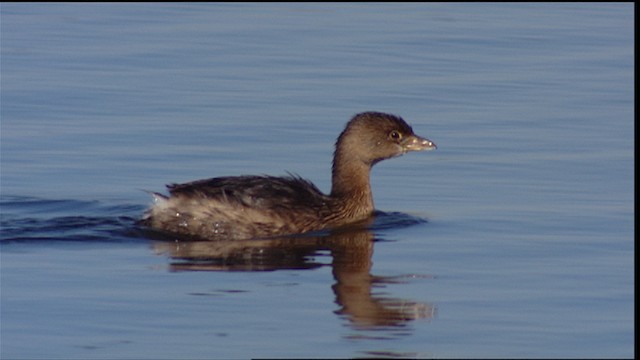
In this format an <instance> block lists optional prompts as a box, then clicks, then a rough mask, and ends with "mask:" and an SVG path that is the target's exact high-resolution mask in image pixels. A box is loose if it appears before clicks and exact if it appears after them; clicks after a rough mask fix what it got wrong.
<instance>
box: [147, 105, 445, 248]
mask: <svg viewBox="0 0 640 360" xmlns="http://www.w3.org/2000/svg"><path fill="white" fill-rule="evenodd" d="M435 148H436V145H435V144H434V143H433V142H431V141H429V140H427V139H424V138H421V137H419V136H417V135H415V134H414V133H413V130H412V129H411V127H410V126H409V125H408V124H407V123H406V122H405V121H404V120H402V118H400V117H397V116H394V115H389V114H384V113H378V112H365V113H361V114H358V115H356V116H354V117H353V118H352V119H351V120H350V121H349V122H348V123H347V125H346V127H345V129H344V131H343V132H342V133H341V134H340V136H339V137H338V140H337V141H336V149H335V152H334V159H333V167H332V188H331V193H330V194H329V195H325V194H323V193H322V192H321V191H320V190H318V188H317V187H316V186H315V185H313V184H312V183H311V182H309V181H307V180H304V179H302V178H300V177H298V176H293V175H290V176H287V177H274V176H232V177H219V178H212V179H206V180H198V181H194V182H190V183H186V184H172V185H169V186H167V187H168V189H169V193H170V196H169V197H167V196H164V195H161V194H158V193H153V195H154V198H155V204H154V206H152V207H151V208H150V209H149V210H148V211H147V213H146V214H145V217H144V219H143V220H142V223H143V224H144V225H146V226H149V227H150V228H152V229H155V230H159V231H163V232H168V233H172V234H175V235H184V236H186V237H192V238H199V239H207V240H216V239H249V238H260V237H272V236H281V235H289V234H299V233H305V232H309V231H315V230H323V229H331V228H336V227H341V226H344V225H347V224H350V223H354V222H357V221H360V220H364V219H366V218H368V217H370V216H371V215H372V214H373V211H374V206H373V197H372V195H371V186H370V183H369V173H370V170H371V167H372V166H373V165H374V164H376V163H377V162H378V161H381V160H384V159H388V158H391V157H395V156H399V155H402V154H404V153H406V152H408V151H420V150H431V149H435Z"/></svg>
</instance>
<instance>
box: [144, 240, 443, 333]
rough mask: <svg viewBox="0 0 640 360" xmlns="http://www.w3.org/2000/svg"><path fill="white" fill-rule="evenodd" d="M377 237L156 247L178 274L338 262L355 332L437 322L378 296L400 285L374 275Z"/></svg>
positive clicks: (429, 311) (343, 305)
mask: <svg viewBox="0 0 640 360" xmlns="http://www.w3.org/2000/svg"><path fill="white" fill-rule="evenodd" d="M373 247H374V237H373V234H372V233H371V232H370V231H369V230H367V229H363V228H360V229H358V230H353V229H350V230H341V231H333V232H331V233H329V234H321V235H318V236H300V237H286V238H276V239H263V240H247V241H238V240H234V241H188V242H184V241H177V242H175V241H174V242H168V241H162V242H156V243H155V244H154V249H155V250H156V251H157V252H159V253H164V254H167V255H168V256H169V257H170V258H171V259H172V260H173V262H172V263H171V264H170V268H171V270H172V271H269V270H278V269H313V268H318V267H320V266H326V264H325V263H322V262H319V261H317V260H316V258H318V257H321V256H322V255H323V254H326V253H329V254H330V255H331V257H332V262H331V266H332V273H333V276H334V279H335V283H334V285H333V286H332V289H333V292H334V294H335V299H336V303H337V304H338V305H339V306H340V309H339V310H337V311H336V314H339V315H340V316H343V317H345V318H347V319H348V320H349V322H350V324H352V326H353V327H354V328H355V329H379V328H388V327H394V328H395V327H400V326H404V325H406V324H407V323H408V322H410V321H412V320H415V319H425V318H427V319H428V318H431V317H432V316H433V312H434V308H433V306H432V305H431V304H426V303H419V302H413V301H410V300H404V299H397V298H388V297H384V296H381V295H376V294H375V293H374V292H373V291H372V289H373V288H379V287H380V286H382V284H385V283H390V282H395V281H396V279H394V278H389V277H379V276H373V275H371V266H372V262H371V257H372V255H373Z"/></svg>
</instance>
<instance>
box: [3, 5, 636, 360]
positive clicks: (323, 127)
mask: <svg viewBox="0 0 640 360" xmlns="http://www.w3.org/2000/svg"><path fill="white" fill-rule="evenodd" d="M633 10H634V6H633V4H632V3H511V4H509V3H479V4H470V3H464V4H462V3H411V4H396V3H393V4H392V3H389V4H384V3H375V4H355V3H354V4H349V3H347V4H338V3H336V4H293V3H282V4H269V3H266V4H241V3H222V4H219V3H213V4H208V3H185V4H183V3H162V4H144V3H138V4H136V3H121V4H120V3H98V4H94V3H86V4H76V3H65V4H62V3H46V4H31V3H2V4H1V5H0V15H1V18H0V30H1V31H0V36H1V41H0V50H1V54H0V55H1V56H0V62H1V64H0V65H1V66H0V72H1V73H0V75H1V76H0V82H1V84H0V85H1V88H0V96H1V97H0V105H1V106H0V126H1V127H0V150H1V153H0V165H1V166H0V280H1V281H0V302H1V303H0V315H1V316H0V357H1V358H3V359H4V358H7V359H33V358H64V359H132V358H133V359H138V358H149V359H175V358H189V359H199V358H206V359H209V358H251V357H254V358H255V357H262V358H279V357H283V358H317V357H329V358H347V357H410V358H433V357H435V358H456V357H471V358H475V357H479V358H494V357H495V358H523V357H524V358H531V357H534V358H537V357H542V358H549V357H553V358H555V357H570V358H591V357H597V358H610V357H614V358H621V357H632V356H633V355H634V322H633V319H634V300H635V297H634V281H635V277H634V275H633V255H634V251H635V246H634V242H633V239H634V222H633V220H634V215H635V211H634V203H633V199H634V152H633V151H634V138H633V132H634V122H633V118H634V84H633V79H634V71H635V70H634V35H633V34H634V32H633V30H634V28H633V25H634V17H633ZM368 110H375V111H384V112H390V113H394V114H397V115H400V116H402V117H403V118H404V119H405V120H406V121H407V122H408V123H410V124H411V125H412V126H413V129H414V131H415V132H416V134H419V135H421V136H424V137H427V138H429V139H431V140H433V141H434V142H435V143H437V144H438V149H437V150H436V151H431V152H428V153H410V154H407V155H405V156H403V157H400V158H396V159H392V160H388V161H384V162H382V163H380V164H377V165H376V166H375V167H374V169H373V172H372V178H371V181H372V188H373V193H374V200H375V204H376V208H377V209H379V212H378V213H377V216H376V217H375V219H374V220H373V222H372V223H369V224H360V225H366V226H359V227H355V228H350V229H344V230H342V231H332V232H329V231H327V232H321V233H316V234H307V235H305V236H294V237H286V238H277V239H269V240H247V241H235V242H225V241H217V242H198V241H184V239H176V238H174V237H167V236H162V235H159V234H155V233H151V232H149V231H147V230H146V229H143V228H141V227H139V226H138V225H137V220H139V219H140V217H141V216H142V214H143V212H144V211H145V209H146V208H147V207H148V206H149V205H150V204H151V201H152V200H151V199H150V197H149V195H148V193H146V192H145V191H159V192H162V191H164V185H165V184H167V183H173V182H177V183H180V182H186V181H191V180H196V179H203V178H208V177H215V176H227V175H241V174H269V175H285V174H286V173H287V172H292V173H296V174H299V175H300V176H302V177H304V178H306V179H309V180H311V181H313V182H314V183H315V184H316V185H317V186H318V188H319V189H321V190H323V191H325V192H327V191H328V190H329V189H330V171H331V157H332V152H333V144H334V141H335V138H336V137H337V135H338V134H339V133H340V131H341V130H342V129H343V126H344V124H345V123H346V121H347V120H348V119H349V118H350V117H351V116H352V115H354V114H355V113H358V112H361V111H368ZM142 190H144V191H142Z"/></svg>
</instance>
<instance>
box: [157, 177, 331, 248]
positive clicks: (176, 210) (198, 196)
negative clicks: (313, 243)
mask: <svg viewBox="0 0 640 360" xmlns="http://www.w3.org/2000/svg"><path fill="white" fill-rule="evenodd" d="M168 188H169V193H170V194H171V195H170V196H169V197H162V198H158V196H156V198H157V199H158V200H157V201H156V204H155V206H153V207H152V208H151V209H150V210H149V212H148V213H147V216H146V218H145V220H144V222H145V223H146V224H147V225H150V226H151V227H152V228H155V229H159V230H163V231H167V232H171V233H176V234H182V235H189V236H193V237H196V238H205V239H215V238H225V239H245V238H256V237H269V236H274V235H282V234H294V233H302V232H306V231H310V230H317V229H319V228H322V221H323V219H324V218H325V217H326V216H327V215H328V214H329V213H330V209H329V198H328V197H327V196H326V195H324V194H322V192H320V191H319V190H318V188H316V187H315V186H314V185H313V184H312V183H311V182H309V181H307V180H304V179H302V178H300V177H298V176H293V175H291V176H287V177H275V176H234V177H220V178H212V179H206V180H199V181H194V182H190V183H185V184H172V185H169V186H168Z"/></svg>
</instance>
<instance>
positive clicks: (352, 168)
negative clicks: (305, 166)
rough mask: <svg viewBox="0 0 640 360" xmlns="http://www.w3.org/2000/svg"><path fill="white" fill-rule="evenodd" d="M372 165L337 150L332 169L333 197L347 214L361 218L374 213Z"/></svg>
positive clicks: (354, 217)
mask: <svg viewBox="0 0 640 360" xmlns="http://www.w3.org/2000/svg"><path fill="white" fill-rule="evenodd" d="M370 172H371V165H370V164H366V163H363V162H361V161H358V160H356V159H349V158H346V157H345V156H343V154H342V153H340V152H337V153H336V155H335V158H334V162H333V169H332V179H331V182H332V187H331V195H330V196H331V198H332V199H333V200H334V201H335V203H336V204H339V206H340V207H342V210H343V211H344V213H345V216H347V217H350V218H353V219H361V218H364V217H367V216H369V215H371V214H372V213H373V210H374V206H373V196H372V194H371V184H370V182H369V174H370Z"/></svg>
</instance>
